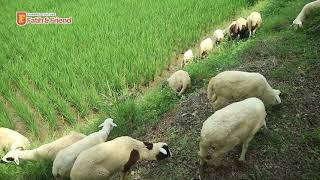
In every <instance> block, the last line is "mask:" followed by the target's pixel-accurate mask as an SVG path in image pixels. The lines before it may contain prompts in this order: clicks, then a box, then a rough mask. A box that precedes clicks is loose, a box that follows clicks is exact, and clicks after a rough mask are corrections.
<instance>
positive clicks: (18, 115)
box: [0, 0, 253, 137]
mask: <svg viewBox="0 0 320 180" xmlns="http://www.w3.org/2000/svg"><path fill="white" fill-rule="evenodd" d="M252 2H253V1H252V0H250V1H247V0H221V1H213V0H209V1H207V0H120V1H97V0H93V1H87V0H71V1H62V0H59V1H42V0H34V1H23V2H18V1H11V0H2V1H1V2H0V10H1V15H0V17H1V18H0V29H1V31H0V42H1V43H0V126H2V127H9V128H13V129H18V130H20V131H22V132H25V133H27V134H29V136H31V137H39V134H41V130H43V129H44V127H46V129H48V130H49V131H55V130H58V129H61V128H62V129H63V128H64V127H65V126H70V125H74V124H76V123H77V122H81V119H84V118H86V117H89V116H90V115H101V114H103V115H105V114H108V112H109V111H110V107H109V105H108V103H106V99H116V97H120V96H123V95H126V94H128V93H129V92H130V90H131V89H135V88H138V87H140V86H145V85H148V83H149V82H150V81H152V80H153V79H154V78H155V77H156V76H157V75H159V74H160V73H161V72H162V71H163V70H164V69H165V68H167V66H168V65H169V64H170V63H171V62H172V59H173V56H174V55H175V54H180V53H182V52H183V50H184V49H186V48H187V47H189V46H191V45H192V44H193V43H194V42H195V41H197V40H199V38H201V37H202V36H203V35H205V34H206V33H208V32H210V31H212V29H211V28H212V27H213V26H214V25H215V24H218V23H219V22H222V21H225V20H226V19H228V18H231V17H232V16H233V15H234V14H235V13H236V12H237V11H238V10H239V9H240V8H243V7H247V6H249V5H251V3H252ZM16 11H25V12H54V13H56V15H57V16H59V17H72V19H73V23H72V24H69V25H26V26H23V27H20V26H17V25H16V24H15V18H16V17H15V15H16V14H15V12H16ZM44 134H45V133H44Z"/></svg>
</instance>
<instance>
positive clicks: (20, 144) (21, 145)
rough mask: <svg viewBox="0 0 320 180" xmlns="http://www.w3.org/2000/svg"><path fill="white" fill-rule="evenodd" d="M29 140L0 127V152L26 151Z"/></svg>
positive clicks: (15, 132)
mask: <svg viewBox="0 0 320 180" xmlns="http://www.w3.org/2000/svg"><path fill="white" fill-rule="evenodd" d="M29 146H30V142H29V140H28V139H27V138H26V137H24V136H23V135H21V134H20V133H18V132H17V131H14V130H11V129H8V128H3V127H0V151H3V150H5V151H6V150H15V149H20V150H24V149H28V148H29Z"/></svg>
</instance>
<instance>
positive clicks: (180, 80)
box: [167, 70, 191, 96]
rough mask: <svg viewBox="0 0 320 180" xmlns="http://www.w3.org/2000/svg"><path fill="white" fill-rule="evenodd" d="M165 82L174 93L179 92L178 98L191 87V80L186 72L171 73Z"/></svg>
mask: <svg viewBox="0 0 320 180" xmlns="http://www.w3.org/2000/svg"><path fill="white" fill-rule="evenodd" d="M167 82H168V84H169V86H170V87H171V88H172V89H173V90H174V91H176V92H179V96H181V95H182V93H184V92H185V91H186V89H187V88H188V87H190V86H191V79H190V76H189V74H188V72H186V71H183V70H179V71H176V72H175V73H173V74H172V75H171V76H170V77H169V78H168V79H167Z"/></svg>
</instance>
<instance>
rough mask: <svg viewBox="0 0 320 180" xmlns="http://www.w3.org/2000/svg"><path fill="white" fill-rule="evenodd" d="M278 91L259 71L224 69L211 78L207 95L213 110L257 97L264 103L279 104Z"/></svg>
mask: <svg viewBox="0 0 320 180" xmlns="http://www.w3.org/2000/svg"><path fill="white" fill-rule="evenodd" d="M279 95H280V91H279V90H275V89H272V88H271V86H270V85H269V83H268V82H267V80H266V78H265V77H264V76H263V75H261V74H259V73H249V72H242V71H224V72H222V73H219V74H218V75H216V76H215V77H213V78H211V80H210V82H209V85H208V90H207V96H208V99H209V101H210V102H211V103H212V105H213V107H214V109H215V110H218V109H220V108H222V107H225V106H226V105H228V104H229V103H232V102H235V101H241V100H243V99H246V98H249V97H257V98H259V99H261V100H262V101H263V102H264V103H266V104H271V105H275V104H280V103H281V99H280V97H279Z"/></svg>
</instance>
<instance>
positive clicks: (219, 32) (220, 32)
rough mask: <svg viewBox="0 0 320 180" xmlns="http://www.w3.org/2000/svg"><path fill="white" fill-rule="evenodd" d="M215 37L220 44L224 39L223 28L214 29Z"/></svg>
mask: <svg viewBox="0 0 320 180" xmlns="http://www.w3.org/2000/svg"><path fill="white" fill-rule="evenodd" d="M214 38H215V42H216V44H220V43H221V42H222V41H223V39H224V32H223V30H221V29H217V30H215V31H214Z"/></svg>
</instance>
